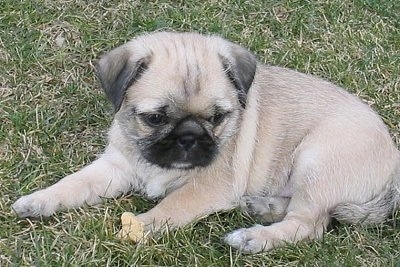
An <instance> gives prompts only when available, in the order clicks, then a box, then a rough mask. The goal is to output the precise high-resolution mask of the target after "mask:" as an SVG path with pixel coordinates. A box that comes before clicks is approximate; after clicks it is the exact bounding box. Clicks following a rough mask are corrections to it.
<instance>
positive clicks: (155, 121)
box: [142, 113, 169, 126]
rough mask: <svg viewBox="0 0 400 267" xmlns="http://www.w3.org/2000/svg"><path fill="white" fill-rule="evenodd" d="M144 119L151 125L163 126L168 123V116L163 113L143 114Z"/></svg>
mask: <svg viewBox="0 0 400 267" xmlns="http://www.w3.org/2000/svg"><path fill="white" fill-rule="evenodd" d="M142 116H143V120H144V122H146V123H147V124H148V125H150V126H162V125H165V124H167V123H168V121H169V120H168V116H167V115H166V114H162V113H150V114H143V115H142Z"/></svg>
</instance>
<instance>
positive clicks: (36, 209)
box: [12, 191, 58, 218]
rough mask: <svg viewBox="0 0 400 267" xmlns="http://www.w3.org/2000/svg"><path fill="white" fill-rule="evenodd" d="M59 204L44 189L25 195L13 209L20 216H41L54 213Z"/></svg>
mask: <svg viewBox="0 0 400 267" xmlns="http://www.w3.org/2000/svg"><path fill="white" fill-rule="evenodd" d="M57 206H58V202H57V201H55V200H54V199H51V198H49V197H48V195H47V194H45V193H44V192H42V191H39V192H35V193H33V194H30V195H27V196H23V197H21V198H19V199H18V200H17V201H16V202H15V203H14V204H13V205H12V209H13V210H14V211H15V213H16V214H17V215H18V216H19V217H23V218H25V217H40V216H50V215H52V214H53V213H54V212H55V211H56V209H57Z"/></svg>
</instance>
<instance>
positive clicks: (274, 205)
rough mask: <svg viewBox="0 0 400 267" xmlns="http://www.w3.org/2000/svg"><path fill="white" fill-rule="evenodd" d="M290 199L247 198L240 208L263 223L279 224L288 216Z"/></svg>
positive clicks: (269, 197) (277, 197)
mask: <svg viewBox="0 0 400 267" xmlns="http://www.w3.org/2000/svg"><path fill="white" fill-rule="evenodd" d="M289 201H290V198H288V197H279V196H276V197H271V196H265V197H263V196H247V197H245V198H244V199H243V200H242V202H241V204H240V206H241V208H242V209H243V210H244V211H245V212H246V213H248V214H249V215H250V216H255V217H257V218H258V219H260V220H261V221H262V222H263V223H273V222H279V221H281V220H282V219H283V218H284V217H285V216H286V209H287V207H288V205H289Z"/></svg>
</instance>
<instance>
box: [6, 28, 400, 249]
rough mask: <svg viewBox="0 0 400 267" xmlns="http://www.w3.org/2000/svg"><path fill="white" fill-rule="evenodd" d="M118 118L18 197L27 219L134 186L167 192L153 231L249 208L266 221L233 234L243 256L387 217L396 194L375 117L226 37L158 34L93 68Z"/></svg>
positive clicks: (391, 153)
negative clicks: (88, 150) (90, 148)
mask: <svg viewBox="0 0 400 267" xmlns="http://www.w3.org/2000/svg"><path fill="white" fill-rule="evenodd" d="M97 74H98V77H99V79H100V81H101V84H102V87H103V89H104V91H105V93H106V95H107V97H108V98H109V100H110V101H111V103H112V104H113V107H114V109H115V117H114V121H113V123H112V126H111V129H110V130H109V135H108V145H107V147H106V148H105V152H104V154H102V155H101V156H100V157H99V158H98V159H97V160H96V161H94V162H93V163H92V164H90V165H88V166H87V167H85V168H83V169H82V170H80V171H78V172H77V173H74V174H71V175H69V176H67V177H65V178H64V179H62V180H60V181H59V182H58V183H56V184H54V185H52V186H50V187H48V188H46V189H43V190H40V191H37V192H34V193H32V194H30V195H27V196H23V197H21V198H20V199H19V200H18V201H17V202H15V203H14V205H13V209H14V211H15V212H16V213H17V214H18V215H19V216H21V217H39V216H50V215H51V214H53V213H54V212H56V211H57V210H59V209H65V208H74V207H79V206H82V205H84V204H86V203H87V204H89V205H92V204H95V203H98V202H100V201H101V199H102V198H114V197H117V196H119V195H123V194H126V193H127V192H129V191H131V190H134V191H137V192H140V193H142V194H144V195H145V196H146V197H148V198H163V199H162V200H161V201H160V202H159V203H158V205H156V206H155V207H154V208H153V209H151V210H149V211H148V212H145V213H142V214H139V215H138V219H139V220H141V221H142V222H144V223H145V225H146V230H151V229H152V230H154V231H157V230H159V229H160V228H161V226H162V225H163V224H165V223H166V222H167V223H168V224H169V226H170V227H181V226H184V225H185V224H188V223H190V222H192V221H193V220H195V219H196V218H199V217H203V216H205V215H208V214H210V213H213V212H216V211H221V210H229V209H232V208H234V207H236V206H239V205H241V206H243V207H244V208H245V209H246V210H247V212H249V213H252V214H254V215H258V216H260V217H261V218H263V219H264V221H265V222H267V223H272V224H271V225H269V226H262V225H256V226H254V227H251V228H244V229H239V230H236V231H234V232H233V233H230V234H228V235H227V236H226V237H225V241H226V242H227V243H228V244H229V245H231V246H233V247H235V248H238V249H240V250H242V251H244V252H250V253H256V252H260V251H267V250H270V249H272V248H274V247H277V246H280V245H282V244H284V243H285V242H297V241H300V240H309V239H314V238H320V237H321V236H322V234H323V232H324V230H325V229H326V227H327V225H328V224H329V222H330V219H331V218H332V217H333V218H336V219H338V220H340V221H344V222H348V223H365V224H367V223H378V222H381V221H382V220H384V219H385V218H386V217H388V216H389V215H391V214H392V212H393V211H394V210H395V209H397V207H398V206H399V202H400V197H399V196H400V193H399V188H400V153H399V151H398V149H397V148H396V146H395V144H394V142H393V141H392V140H391V138H390V136H389V133H388V131H387V129H386V127H385V125H384V123H383V122H382V120H381V119H380V118H379V116H378V115H377V114H376V113H375V112H373V111H372V110H371V109H370V108H369V107H368V106H367V105H365V104H363V103H362V102H361V101H360V100H359V99H357V98H356V97H355V96H352V95H350V94H349V93H347V92H346V91H345V90H343V89H341V88H339V87H337V86H335V85H333V84H331V83H329V82H326V81H323V80H321V79H318V78H315V77H312V76H309V75H305V74H301V73H298V72H295V71H292V70H289V69H285V68H279V67H271V66H266V65H263V64H261V63H259V62H257V60H256V58H255V57H254V56H253V54H251V53H250V52H249V51H248V50H246V49H245V48H242V47H240V46H238V45H236V44H233V43H231V42H229V41H226V40H224V39H222V38H220V37H217V36H204V35H200V34H196V33H171V32H158V33H153V34H148V35H143V36H139V37H137V38H136V39H133V40H132V41H130V42H128V43H127V44H125V45H122V46H120V47H118V48H116V49H114V50H112V51H111V52H109V53H108V54H106V55H104V56H103V57H102V58H101V59H100V61H99V62H98V66H97Z"/></svg>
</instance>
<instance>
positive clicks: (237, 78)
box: [221, 44, 257, 108]
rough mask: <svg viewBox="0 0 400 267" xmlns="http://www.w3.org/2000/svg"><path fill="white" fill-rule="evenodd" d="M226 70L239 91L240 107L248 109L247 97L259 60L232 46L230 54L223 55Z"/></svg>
mask: <svg viewBox="0 0 400 267" xmlns="http://www.w3.org/2000/svg"><path fill="white" fill-rule="evenodd" d="M221 60H222V64H223V66H224V70H225V72H226V74H227V75H228V77H229V79H230V80H231V82H232V83H233V85H234V86H235V87H236V89H237V91H238V98H239V102H240V105H241V106H242V107H243V108H245V107H246V97H247V93H248V92H249V89H250V87H251V84H252V83H253V79H254V75H255V73H256V69H257V59H256V58H255V56H254V55H253V54H252V53H251V52H250V51H248V50H247V49H245V48H243V47H241V46H239V45H236V44H231V45H230V54H229V55H226V56H225V55H221Z"/></svg>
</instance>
